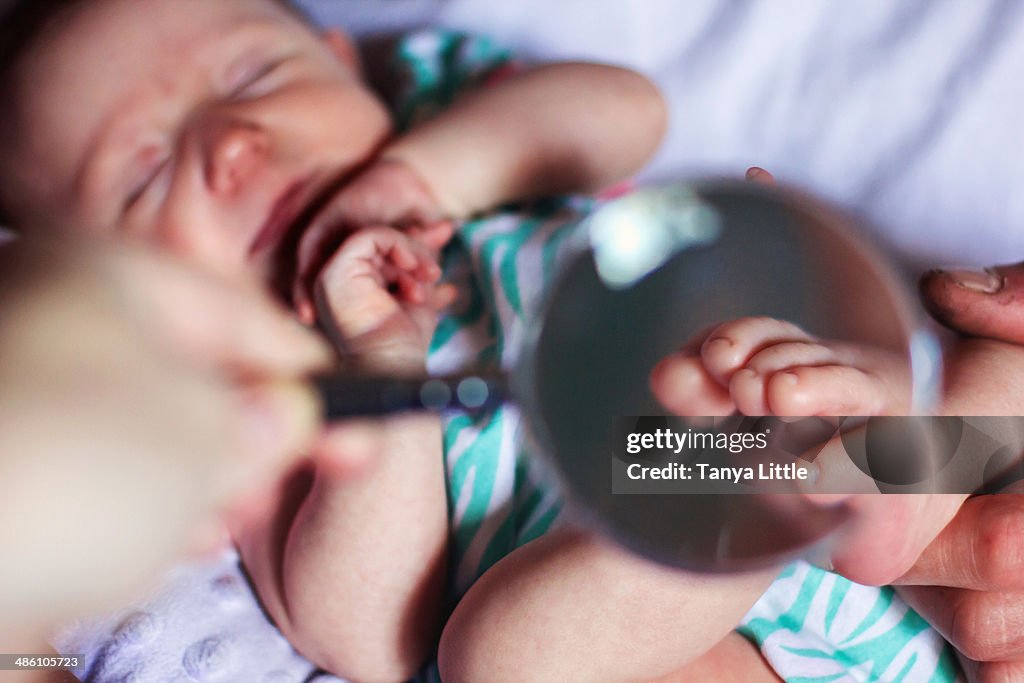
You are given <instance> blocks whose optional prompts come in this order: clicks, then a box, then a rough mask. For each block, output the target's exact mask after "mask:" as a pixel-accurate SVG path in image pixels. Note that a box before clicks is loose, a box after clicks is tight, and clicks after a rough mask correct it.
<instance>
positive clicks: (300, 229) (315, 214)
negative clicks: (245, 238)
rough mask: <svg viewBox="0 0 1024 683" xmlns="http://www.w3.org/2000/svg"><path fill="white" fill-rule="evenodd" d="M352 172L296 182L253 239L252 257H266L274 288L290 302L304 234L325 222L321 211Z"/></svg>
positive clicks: (282, 195) (323, 210)
mask: <svg viewBox="0 0 1024 683" xmlns="http://www.w3.org/2000/svg"><path fill="white" fill-rule="evenodd" d="M352 175H353V174H352V172H351V171H348V172H345V173H341V174H330V175H327V176H325V177H327V178H328V180H327V181H323V180H321V181H320V182H319V183H317V179H316V178H315V177H314V176H310V177H307V178H305V179H301V180H298V181H296V182H294V183H292V184H291V185H289V186H288V187H287V188H286V189H285V190H284V192H282V193H281V195H280V197H279V198H278V199H277V201H275V202H274V204H273V205H272V206H271V209H270V212H269V214H268V216H267V220H266V221H265V222H264V224H263V226H262V227H261V228H260V230H259V232H258V233H257V235H256V238H255V239H254V240H253V242H252V245H251V247H250V249H249V255H250V258H253V259H256V258H260V257H263V258H265V259H266V262H267V264H268V272H269V281H270V285H271V288H272V289H273V291H274V292H275V293H277V294H278V295H279V296H280V297H281V298H282V300H283V301H285V302H286V303H291V299H292V291H293V285H294V282H295V280H296V277H297V275H298V274H299V268H300V265H301V264H300V263H299V259H300V253H299V252H300V249H299V246H300V243H301V242H302V238H303V236H304V235H305V234H306V233H307V232H308V231H309V229H310V228H311V227H313V226H315V225H317V224H319V223H320V222H321V220H319V219H321V214H323V213H325V212H326V211H325V210H326V209H327V207H329V206H330V204H331V202H332V201H333V199H334V198H335V197H336V196H337V195H338V193H339V192H340V191H341V189H342V188H343V187H344V186H345V185H346V184H347V183H348V181H349V179H350V178H351V177H352ZM318 184H319V187H317V185H318Z"/></svg>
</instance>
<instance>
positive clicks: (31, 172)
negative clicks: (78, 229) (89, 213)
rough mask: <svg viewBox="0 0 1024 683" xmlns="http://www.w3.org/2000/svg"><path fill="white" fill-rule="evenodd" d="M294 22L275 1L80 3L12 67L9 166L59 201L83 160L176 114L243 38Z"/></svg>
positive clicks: (286, 28) (288, 28)
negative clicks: (13, 133) (18, 166)
mask: <svg viewBox="0 0 1024 683" xmlns="http://www.w3.org/2000/svg"><path fill="white" fill-rule="evenodd" d="M297 26H298V22H297V21H296V20H295V18H294V17H293V16H292V15H291V14H289V13H288V12H286V11H285V10H284V9H282V6H281V5H280V4H279V3H277V2H275V0H80V2H78V3H76V4H74V6H73V7H72V8H71V9H70V10H69V11H67V12H66V13H65V14H63V15H61V16H60V17H59V18H58V20H57V21H55V22H54V24H53V25H52V26H51V27H50V28H48V30H46V31H45V32H44V33H43V34H41V35H40V37H39V39H38V40H37V41H36V42H35V43H34V44H33V46H32V47H31V49H30V50H29V51H28V52H26V54H25V55H23V58H22V60H21V61H20V62H19V64H18V69H17V72H16V77H15V79H14V92H13V93H12V99H13V102H12V104H11V108H12V114H13V117H12V119H13V121H12V126H13V127H14V128H15V129H17V130H16V132H17V135H16V136H12V137H15V138H16V140H15V141H14V143H13V149H11V150H10V151H11V152H12V157H13V159H14V160H13V162H12V163H15V164H25V163H31V164H32V166H33V168H32V169H22V171H23V172H19V175H20V176H21V177H23V178H28V179H30V180H31V179H33V178H35V179H36V181H37V183H36V184H37V185H39V187H37V188H36V189H37V190H38V191H40V192H46V193H48V194H50V195H51V197H50V198H49V199H48V200H49V201H51V202H52V201H67V199H66V195H68V194H70V193H74V192H75V191H77V190H79V189H80V188H78V187H75V186H74V184H75V183H77V182H79V181H81V179H82V169H83V166H84V165H85V164H87V162H88V161H89V159H90V157H93V156H95V155H96V154H97V153H98V152H99V151H101V148H105V147H106V146H109V144H110V143H113V144H128V143H129V142H130V140H129V138H130V136H131V135H132V128H133V119H134V122H135V123H138V122H140V121H142V122H143V123H144V124H153V123H157V124H159V123H160V122H159V120H157V121H154V120H153V119H154V118H156V119H159V118H160V117H161V116H166V117H172V116H174V115H175V114H176V113H178V112H175V111H173V110H174V107H175V105H176V103H177V102H184V100H185V99H186V98H187V97H188V96H189V93H190V92H196V91H197V90H198V89H199V88H200V86H201V85H202V83H200V81H206V80H208V79H209V78H211V77H212V75H216V74H217V73H218V70H222V69H223V68H225V67H226V64H227V63H228V62H230V60H231V59H232V58H233V56H237V53H238V51H239V50H243V49H244V45H245V39H246V36H249V37H252V36H259V38H260V39H261V40H263V41H273V40H275V39H279V38H280V37H282V36H294V35H295V34H296V27H297ZM302 33H305V31H304V30H303V31H302ZM250 42H252V41H250ZM154 103H155V106H154ZM117 121H120V122H122V123H123V124H124V125H118V126H113V125H112V124H113V123H114V122H117ZM111 132H113V133H114V135H113V136H111V135H106V136H104V135H103V133H111ZM111 137H113V138H114V139H113V140H111V139H110V138H111ZM5 146H6V145H5ZM24 171H28V172H24ZM5 175H6V174H5ZM27 189H28V191H29V192H31V191H32V188H27ZM57 195H63V196H64V197H63V198H58V197H57ZM40 201H43V199H40Z"/></svg>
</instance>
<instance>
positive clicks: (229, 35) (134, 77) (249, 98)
mask: <svg viewBox="0 0 1024 683" xmlns="http://www.w3.org/2000/svg"><path fill="white" fill-rule="evenodd" d="M348 47H349V46H348V44H347V42H346V40H345V39H344V38H343V37H342V36H340V35H329V36H326V37H320V36H317V35H315V34H314V33H313V32H312V31H310V29H309V28H308V27H306V26H304V25H303V24H302V23H301V22H300V21H299V20H298V19H297V18H295V17H293V16H292V15H290V14H289V13H288V12H287V10H285V9H284V8H282V7H280V6H278V5H277V4H275V3H274V2H273V1H272V0H86V1H85V2H82V3H81V7H80V8H79V9H76V10H75V13H74V14H73V15H71V17H70V19H69V21H66V22H62V23H60V24H59V25H58V26H57V27H56V28H55V29H54V32H53V33H52V34H50V35H49V36H47V37H44V38H43V39H42V40H41V41H40V43H39V46H38V47H36V48H35V49H34V50H33V52H32V53H31V54H30V55H29V57H28V59H27V60H26V63H25V66H24V68H22V69H20V71H19V74H20V80H19V84H20V85H19V88H18V96H17V97H16V102H17V103H18V107H17V111H16V112H15V121H14V126H15V129H16V130H17V131H18V137H17V140H15V141H12V142H10V144H9V145H7V147H8V149H5V150H4V152H5V154H4V156H5V157H6V159H5V161H4V164H5V168H3V169H0V170H2V177H0V182H2V183H3V188H4V197H5V200H6V201H5V203H8V204H9V205H11V206H12V209H13V213H14V216H15V220H16V222H17V221H19V220H20V221H23V222H24V223H26V224H32V223H37V224H41V225H40V227H51V228H52V227H70V228H72V229H74V230H78V231H89V232H93V233H105V234H113V235H123V236H131V237H136V238H141V239H142V240H145V241H148V242H152V243H156V244H158V245H160V246H161V247H163V248H166V249H168V250H171V251H173V252H176V253H178V254H180V255H183V256H186V257H188V258H190V259H193V260H198V261H200V262H202V263H205V264H208V265H211V266H213V267H214V268H217V269H218V270H221V271H229V272H240V271H243V270H251V269H253V268H257V269H261V270H262V271H264V272H265V273H269V271H270V269H271V267H272V260H273V259H275V258H276V257H278V256H280V254H279V252H280V251H282V249H281V245H282V243H283V242H285V241H288V239H290V237H289V236H287V235H286V233H291V232H293V231H294V230H296V229H298V228H299V227H301V226H299V225H297V220H298V219H299V218H300V214H304V213H306V214H308V213H310V212H311V207H315V206H316V205H317V204H318V203H319V202H320V201H322V199H323V197H324V196H325V195H327V194H329V190H330V188H331V187H333V186H334V185H335V184H336V181H337V180H338V179H339V178H343V177H345V175H346V174H347V173H348V172H350V171H352V170H353V169H355V168H356V167H357V166H359V165H360V164H361V163H363V162H364V161H366V160H367V159H368V158H369V157H371V156H372V155H373V153H374V151H375V150H376V149H377V148H378V147H379V145H380V144H381V143H382V142H383V141H384V140H385V138H386V137H387V136H388V134H389V132H390V122H389V117H388V115H387V112H386V110H385V109H384V108H383V106H382V105H381V104H380V102H379V101H378V100H377V99H376V98H375V97H374V96H373V94H372V93H371V92H370V91H369V90H368V89H367V88H366V87H365V86H364V85H363V83H362V82H361V80H360V76H359V73H358V69H357V67H356V66H355V64H353V61H354V60H353V59H351V57H350V55H351V50H349V49H347V48H348Z"/></svg>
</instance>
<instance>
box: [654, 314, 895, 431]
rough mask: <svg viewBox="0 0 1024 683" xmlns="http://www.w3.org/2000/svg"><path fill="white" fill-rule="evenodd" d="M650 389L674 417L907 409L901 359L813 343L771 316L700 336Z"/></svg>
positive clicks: (659, 370) (661, 369)
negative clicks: (739, 413) (735, 412)
mask: <svg viewBox="0 0 1024 683" xmlns="http://www.w3.org/2000/svg"><path fill="white" fill-rule="evenodd" d="M651 385H652V388H653V390H654V392H655V395H656V396H657V397H658V399H659V400H660V401H661V402H662V403H663V404H664V405H665V407H666V408H668V409H669V410H671V411H673V412H676V413H678V414H680V415H728V414H731V413H732V412H734V411H737V410H738V411H739V412H741V413H743V414H744V415H780V416H805V415H894V414H906V411H907V410H908V409H909V406H910V372H909V367H908V364H907V362H906V360H905V359H904V358H903V357H902V356H901V355H900V354H898V353H895V352H892V351H887V350H883V349H879V348H875V347H869V346H862V345H857V344H849V343H843V342H836V341H831V340H821V339H817V338H815V337H813V336H811V335H809V334H807V333H806V332H804V331H803V330H801V329H800V328H799V327H797V326H796V325H793V324H791V323H788V322H785V321H782V320H776V319H774V318H740V319H738V320H733V321H731V322H728V323H724V324H722V325H719V326H718V327H716V328H714V329H713V330H711V331H710V332H709V333H706V334H702V335H699V336H698V337H697V338H695V339H694V340H693V341H692V342H691V343H690V344H688V345H687V346H686V347H684V348H683V349H682V350H681V351H679V352H678V353H676V354H674V355H672V356H669V357H668V358H666V359H665V360H663V361H662V362H661V363H659V364H658V366H657V367H656V368H655V369H654V372H653V373H652V375H651Z"/></svg>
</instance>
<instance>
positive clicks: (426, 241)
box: [408, 220, 455, 251]
mask: <svg viewBox="0 0 1024 683" xmlns="http://www.w3.org/2000/svg"><path fill="white" fill-rule="evenodd" d="M408 233H409V235H410V236H411V237H413V238H415V239H416V240H418V241H419V242H420V243H422V244H423V245H425V246H427V247H429V248H430V249H432V250H434V251H438V250H440V249H441V248H442V247H444V245H446V244H448V242H449V241H450V240H451V238H452V235H454V234H455V224H454V223H453V222H452V221H450V220H444V221H436V222H434V223H426V224H420V225H415V226H413V227H411V228H409V230H408Z"/></svg>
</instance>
